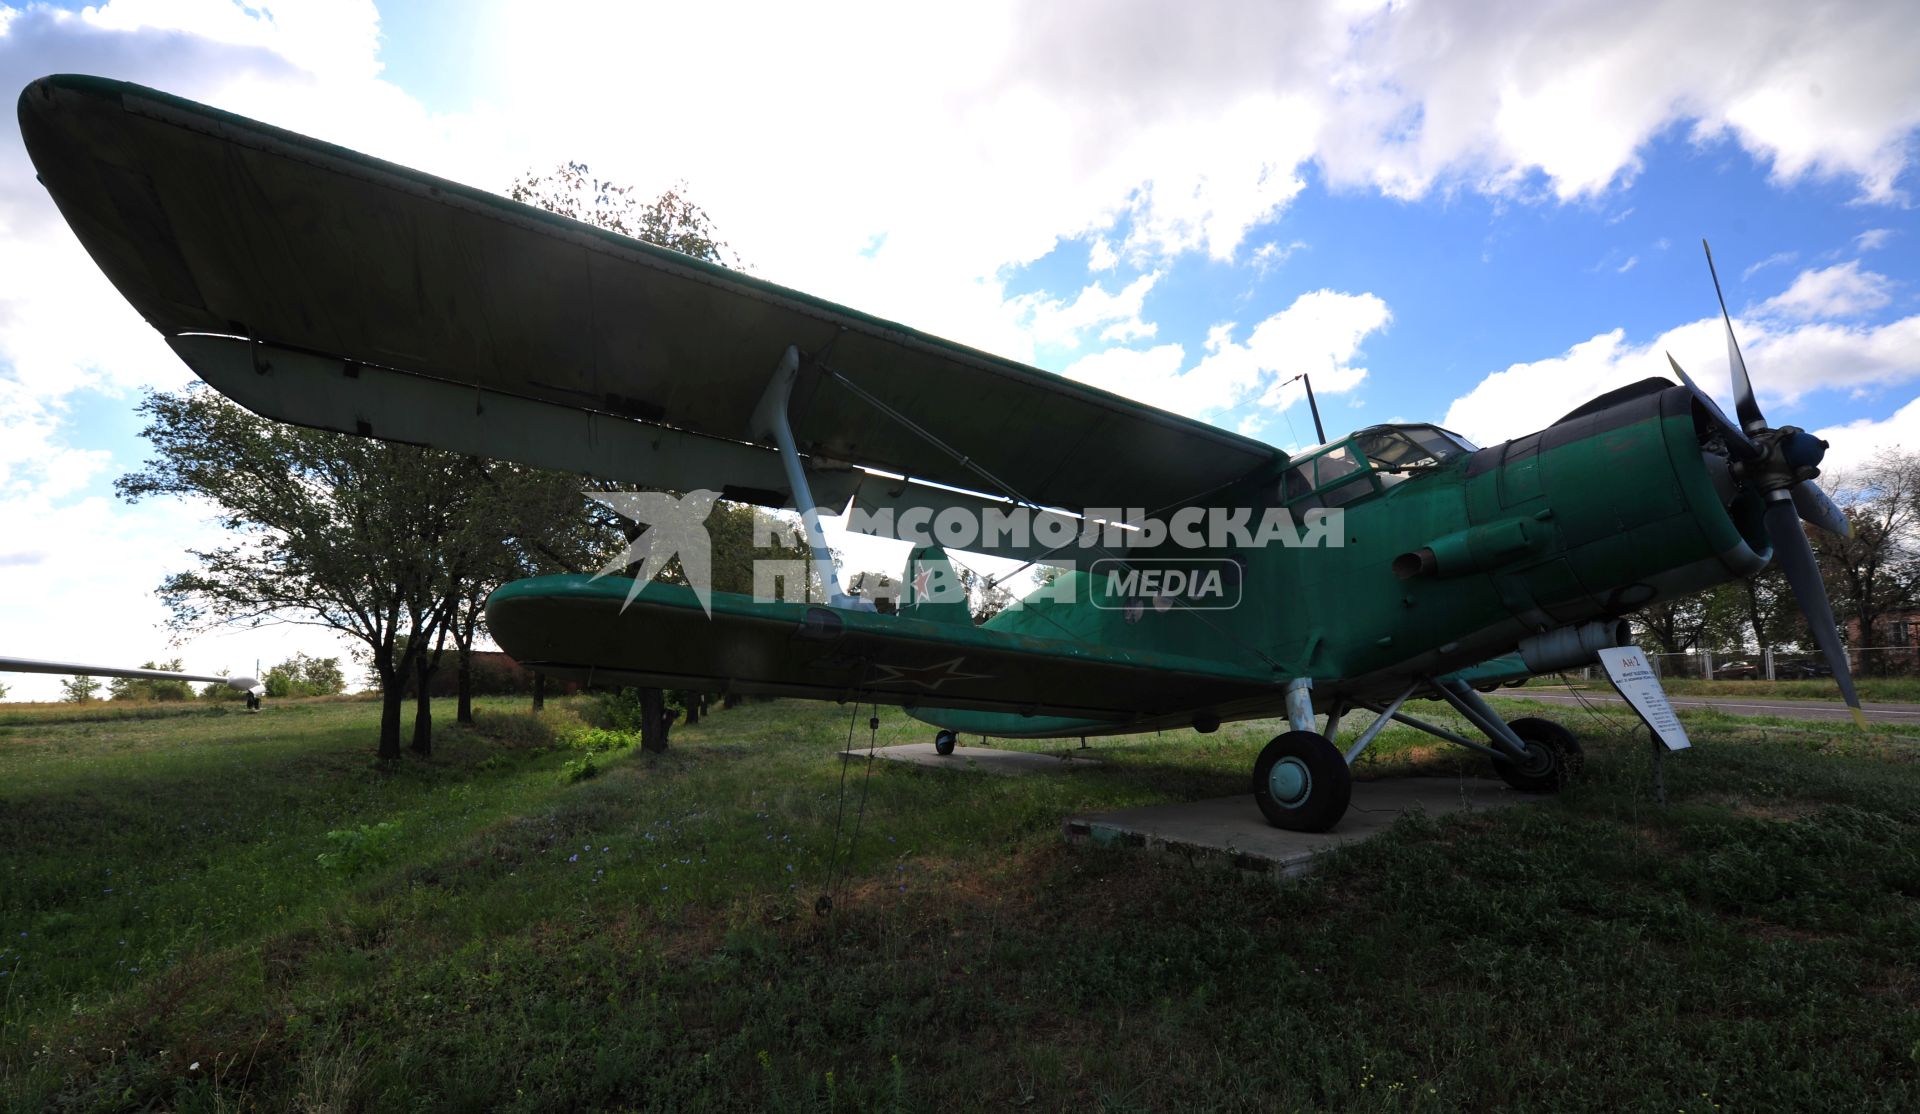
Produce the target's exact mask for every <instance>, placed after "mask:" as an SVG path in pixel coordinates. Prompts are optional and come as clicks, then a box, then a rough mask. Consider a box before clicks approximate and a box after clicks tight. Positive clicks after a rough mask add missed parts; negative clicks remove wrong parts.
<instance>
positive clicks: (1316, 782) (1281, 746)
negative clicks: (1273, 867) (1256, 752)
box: [1253, 731, 1353, 832]
mask: <svg viewBox="0 0 1920 1114" xmlns="http://www.w3.org/2000/svg"><path fill="white" fill-rule="evenodd" d="M1253 799H1254V802H1255V803H1256V804H1258V805H1259V806H1260V813H1261V815H1263V816H1265V817H1266V818H1267V823H1269V824H1272V825H1273V826H1274V827H1276V828H1285V829H1287V830H1288V831H1294V832H1324V831H1326V830H1328V829H1329V828H1332V827H1333V826H1334V825H1335V824H1338V823H1339V822H1340V818H1341V817H1342V816H1345V815H1346V814H1347V802H1348V801H1350V800H1352V799H1353V772H1352V771H1351V770H1349V769H1347V760H1346V757H1345V756H1344V755H1342V754H1341V753H1340V752H1339V751H1338V750H1336V749H1335V748H1334V745H1333V744H1332V743H1330V742H1328V741H1327V740H1326V738H1325V737H1324V736H1321V735H1318V734H1316V733H1314V732H1312V731H1289V732H1287V733H1286V734H1285V735H1277V736H1275V737H1274V739H1273V741H1272V742H1270V743H1268V744H1267V745H1266V748H1265V749H1264V750H1262V751H1261V752H1260V759H1259V761H1257V762H1255V763H1254V764H1253Z"/></svg>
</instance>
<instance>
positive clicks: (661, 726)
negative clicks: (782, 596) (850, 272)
mask: <svg viewBox="0 0 1920 1114" xmlns="http://www.w3.org/2000/svg"><path fill="white" fill-rule="evenodd" d="M685 189H686V183H684V182H681V183H677V184H675V185H674V186H671V187H669V188H668V189H667V190H665V191H664V192H662V193H661V194H660V196H658V197H656V198H654V199H653V200H651V201H642V200H641V199H640V198H639V197H638V196H636V195H635V193H634V189H633V187H632V186H624V185H616V184H615V183H613V182H610V181H607V180H605V179H601V178H596V177H594V176H593V172H592V171H591V170H589V169H588V168H587V165H586V164H585V163H578V162H567V163H562V164H561V165H560V166H558V167H556V168H554V170H553V171H551V172H550V173H546V174H536V173H534V172H532V171H528V172H527V173H525V174H522V175H521V176H520V177H519V178H518V179H516V180H515V181H514V183H513V185H512V186H511V187H510V188H509V189H508V191H507V196H509V197H511V198H512V199H513V200H515V201H519V202H522V203H523V204H528V205H535V206H538V207H540V208H542V209H545V210H547V211H548V212H551V213H558V214H560V215H561V216H563V217H571V218H572V219H574V220H577V221H584V222H586V223H588V224H592V225H597V226H599V227H601V228H605V229H608V230H610V231H613V232H617V233H619V234H621V235H623V236H631V237H633V238H634V239H637V240H645V241H647V242H648V243H652V244H658V245H660V246H661V247H664V248H670V249H672V250H674V251H677V252H680V253H681V254H683V255H688V256H691V257H693V258H695V259H699V260H702V261H705V262H708V263H715V264H718V265H720V266H723V267H728V266H730V267H734V268H740V267H741V263H740V257H739V256H738V255H737V254H734V253H732V252H731V251H730V250H729V248H728V246H727V243H726V241H724V240H722V239H720V238H719V234H718V233H717V232H716V231H715V229H714V226H713V221H712V219H711V218H709V217H708V216H707V212H706V210H705V209H702V208H701V207H700V206H698V205H696V204H694V203H693V202H692V201H690V200H688V199H687V197H686V194H685V192H684V191H685ZM729 257H731V258H729ZM593 486H594V487H596V488H597V489H598V490H602V491H615V490H619V489H620V488H619V486H618V485H617V484H613V483H608V482H603V481H596V482H595V483H594V484H593ZM747 512H748V514H749V515H751V514H752V513H754V512H753V511H752V509H751V508H747ZM735 517H736V516H734V515H733V514H732V512H729V513H728V514H725V515H723V514H722V513H721V509H720V507H718V506H716V508H715V512H714V514H713V515H711V516H710V517H709V518H708V520H707V526H708V531H709V533H710V535H711V536H712V538H713V554H714V584H713V586H714V588H715V589H716V590H718V591H750V590H751V589H752V572H751V563H750V561H751V559H750V558H749V559H748V565H747V574H746V582H745V586H744V587H737V588H736V587H732V586H731V584H732V582H733V580H732V578H733V575H734V571H735V570H732V569H729V571H728V572H727V573H725V574H723V572H722V566H723V564H728V563H729V562H727V561H723V559H722V554H723V553H733V552H736V551H735V550H733V549H729V548H726V547H724V546H723V542H722V538H721V536H720V535H721V531H722V529H724V528H725V527H726V526H727V525H728V524H729V522H730V521H732V520H734V518H735ZM603 521H605V520H604V519H603ZM608 524H609V525H615V526H617V527H618V528H619V529H621V530H622V531H623V532H624V533H625V534H626V537H627V541H628V542H629V543H631V542H632V541H633V540H634V539H635V538H637V537H638V536H639V534H640V528H639V527H638V526H636V525H634V524H632V523H625V522H620V523H612V522H609V523H608ZM746 524H747V526H748V528H749V529H750V528H751V525H752V520H751V518H748V519H747V523H746ZM749 539H750V535H749ZM674 564H675V566H676V568H675V569H670V570H666V571H665V572H663V574H662V578H663V579H666V578H668V577H669V576H671V574H672V573H673V572H676V571H677V564H678V563H677V562H675V563H674ZM723 575H725V576H726V577H728V578H729V579H728V580H727V582H726V583H724V584H723V582H722V578H723ZM638 697H639V703H640V708H641V729H640V739H641V747H642V749H644V750H648V751H656V752H657V751H662V750H665V749H666V747H667V720H666V716H665V713H666V701H665V699H664V698H663V695H662V694H661V692H660V690H658V689H645V690H641V691H640V692H639V693H638Z"/></svg>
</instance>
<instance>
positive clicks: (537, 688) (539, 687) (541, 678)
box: [533, 673, 547, 712]
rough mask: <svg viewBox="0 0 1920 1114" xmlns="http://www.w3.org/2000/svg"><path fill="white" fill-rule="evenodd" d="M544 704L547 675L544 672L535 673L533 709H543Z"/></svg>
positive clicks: (545, 703)
mask: <svg viewBox="0 0 1920 1114" xmlns="http://www.w3.org/2000/svg"><path fill="white" fill-rule="evenodd" d="M546 706H547V675H546V674H545V673H535V674H534V675H533V710H534V711H536V712H538V711H541V710H543V709H545V708H546Z"/></svg>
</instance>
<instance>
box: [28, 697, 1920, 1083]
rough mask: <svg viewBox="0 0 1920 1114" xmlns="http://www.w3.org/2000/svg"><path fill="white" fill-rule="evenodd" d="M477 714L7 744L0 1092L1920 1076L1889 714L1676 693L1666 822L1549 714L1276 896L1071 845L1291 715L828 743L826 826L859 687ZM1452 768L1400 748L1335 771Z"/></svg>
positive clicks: (1426, 748) (1917, 939)
mask: <svg viewBox="0 0 1920 1114" xmlns="http://www.w3.org/2000/svg"><path fill="white" fill-rule="evenodd" d="M1501 706H1502V707H1503V708H1504V709H1507V710H1508V711H1510V712H1511V713H1512V714H1522V713H1523V712H1524V713H1528V714H1540V710H1539V708H1538V706H1537V705H1527V704H1522V703H1518V702H1511V703H1509V702H1502V704H1501ZM451 710H452V709H451V708H450V707H448V708H445V709H440V710H439V715H440V717H441V718H440V720H439V722H440V723H441V724H443V725H450V723H451V719H452V716H451ZM481 711H482V720H481V723H480V725H479V726H480V729H479V730H478V731H474V732H466V731H457V730H447V731H444V732H443V733H442V735H441V737H440V740H439V744H438V747H437V753H436V755H435V756H434V758H433V759H432V760H431V761H419V760H414V759H409V760H408V761H406V762H405V763H403V764H402V765H401V766H400V767H399V768H397V769H393V770H382V769H379V768H377V767H376V766H375V765H374V764H373V763H372V761H371V751H372V743H371V733H372V728H373V722H374V717H375V716H376V714H377V709H376V708H375V707H374V706H371V705H367V704H360V703H353V702H331V703H328V702H320V703H270V704H269V705H268V708H267V710H266V711H265V712H264V713H262V714H259V715H252V716H250V715H246V714H244V713H238V714H226V715H218V714H201V715H182V716H176V717H170V718H164V719H151V720H132V721H114V722H61V723H30V724H18V723H16V724H13V725H10V726H7V727H5V728H3V729H0V971H4V972H5V975H4V977H0V984H4V986H0V1077H3V1078H0V1106H4V1107H5V1108H7V1109H22V1110H29V1109H74V1110H93V1109H100V1110H121V1109H127V1110H133V1109H169V1110H234V1109H258V1110H283V1109H310V1110H355V1109H406V1110H412V1109H441V1110H469V1109H471V1110H496V1109H497V1110H547V1109H584V1108H614V1109H622V1108H625V1109H647V1110H687V1109H701V1108H735V1109H776V1110H781V1109H809V1110H811V1109H846V1110H854V1109H882V1110H893V1109H900V1110H922V1109H969V1110H970V1109H979V1108H987V1107H1009V1106H1010V1107H1014V1108H1021V1109H1025V1108H1032V1109H1047V1110H1052V1109H1062V1108H1071V1109H1088V1108H1097V1109H1119V1110H1126V1109H1140V1110H1156V1109H1166V1108H1171V1107H1178V1108H1183V1109H1184V1108H1214V1109H1238V1108H1247V1109H1262V1110H1269V1109H1283V1110H1284V1109H1324V1108H1330V1107H1344V1108H1354V1109H1375V1108H1377V1109H1395V1110H1399V1109H1420V1110H1442V1109H1448V1110H1451V1109H1473V1110H1479V1109H1486V1108H1490V1107H1495V1106H1511V1107H1519V1108H1534V1109H1549V1108H1564V1107H1581V1108H1605V1109H1648V1110H1653V1109H1661V1110H1711V1109H1714V1108H1716V1107H1724V1108H1725V1109H1728V1110H1732V1109H1741V1108H1756V1107H1757V1108H1768V1109H1785V1108H1793V1109H1798V1108H1809V1109H1813V1108H1824V1109H1836V1110H1840V1109H1845V1110H1858V1109H1910V1108H1912V1107H1913V1106H1914V1105H1915V1103H1916V1102H1920V1062H1916V1061H1917V1058H1920V1012H1916V1010H1915V1006H1916V1003H1920V915H1916V914H1920V908H1916V903H1917V902H1920V764H1917V763H1916V762H1915V755H1916V747H1917V746H1920V740H1917V739H1916V738H1915V736H1914V735H1913V734H1911V733H1907V734H1897V733H1876V734H1874V735H1870V736H1858V735H1854V734H1852V733H1850V732H1846V731H1843V730H1840V729H1837V728H1836V729H1827V728H1825V727H1823V726H1822V725H1809V724H1806V723H1794V724H1791V725H1790V726H1789V725H1762V726H1755V725H1751V724H1748V723H1746V722H1744V721H1734V720H1729V719H1725V718H1723V717H1714V716H1698V717H1696V716H1689V717H1688V719H1687V722H1688V725H1689V729H1690V731H1691V732H1692V733H1693V735H1694V737H1695V740H1696V743H1697V746H1696V749H1695V750H1694V751H1692V752H1689V753H1686V754H1682V755H1678V756H1673V757H1671V758H1669V759H1668V760H1667V761H1666V763H1665V767H1666V778H1667V782H1668V787H1669V792H1670V796H1671V804H1670V805H1669V806H1668V807H1666V808H1665V809H1661V808H1657V807H1655V806H1654V805H1653V804H1652V803H1651V801H1650V798H1649V796H1648V793H1647V789H1646V779H1647V772H1648V771H1647V752H1646V749H1645V747H1646V744H1645V742H1644V736H1641V737H1639V738H1638V740H1637V741H1636V740H1634V739H1629V738H1628V737H1626V736H1625V734H1624V732H1623V731H1622V730H1621V729H1622V728H1623V727H1624V726H1625V721H1624V720H1623V719H1622V718H1621V717H1620V716H1619V714H1618V713H1617V710H1615V709H1602V710H1600V712H1599V713H1597V716H1596V717H1595V718H1589V714H1588V713H1585V712H1582V711H1580V710H1578V709H1574V710H1571V714H1570V713H1569V710H1567V709H1556V710H1553V711H1550V712H1547V713H1545V714H1550V715H1558V716H1560V717H1562V718H1563V719H1564V720H1565V721H1566V722H1567V723H1568V724H1569V725H1570V726H1573V727H1574V728H1575V729H1576V730H1578V731H1581V732H1582V734H1583V735H1585V736H1586V737H1587V739H1588V749H1589V762H1588V776H1587V778H1586V779H1585V780H1584V781H1583V783H1582V784H1581V785H1580V786H1579V787H1577V788H1576V789H1574V790H1573V791H1571V792H1569V793H1567V794H1565V795H1563V796H1562V797H1560V798H1558V799H1555V800H1551V801H1548V802H1545V803H1542V804H1540V805H1536V806H1533V807H1527V808H1520V809H1510V810H1504V811H1500V812H1495V813H1479V814H1474V815H1472V816H1465V817H1459V818H1453V819H1447V820H1443V821H1433V820H1429V819H1427V818H1425V817H1423V816H1417V815H1416V816H1412V817H1408V818H1404V819H1402V820H1401V821H1400V822H1399V823H1397V824H1396V825H1395V826H1394V827H1393V828H1392V829H1391V830H1390V831H1388V832H1387V833H1386V834H1385V835H1383V836H1382V837H1380V838H1378V839H1376V840H1373V841H1371V842H1369V843H1367V844H1364V845H1361V846H1358V847H1354V848H1349V849H1346V850H1342V851H1340V852H1336V853H1335V854H1334V855H1333V856H1331V858H1330V859H1329V861H1327V862H1326V864H1325V865H1324V866H1323V867H1322V868H1321V869H1320V870H1319V871H1317V872H1316V873H1315V874H1314V875H1313V876H1310V877H1309V878H1307V879H1303V880H1298V881H1294V882H1289V883H1285V884H1281V885H1275V884H1272V883H1269V882H1265V881H1260V880H1255V879H1251V878H1245V877H1239V876H1236V875H1233V874H1231V873H1211V872H1204V871H1193V870H1190V869H1185V868H1182V867H1180V866H1179V865H1177V864H1173V863H1169V862H1166V861H1163V860H1162V859H1161V858H1160V857H1158V856H1150V855H1143V854H1140V853H1137V852H1129V851H1124V850H1103V849H1099V848H1090V847H1081V846H1068V845H1065V844H1063V843H1062V841H1061V839H1060V836H1059V826H1060V822H1061V820H1062V818H1063V817H1065V816H1066V815H1068V814H1070V813H1072V812H1075V811H1081V810H1087V809H1094V808H1112V807H1123V806H1127V805H1132V804H1142V803H1149V802H1155V801H1165V800H1176V799H1189V798H1196V797H1204V796H1216V795H1224V794H1230V793H1240V792H1243V791H1244V786H1245V781H1246V776H1247V774H1246V770H1247V768H1248V766H1249V765H1250V763H1251V761H1252V758H1253V756H1254V754H1255V753H1257V751H1258V749H1259V747H1260V745H1261V744H1262V743H1263V742H1264V741H1265V739H1266V737H1268V736H1269V735H1271V734H1272V733H1273V731H1274V730H1275V728H1274V726H1273V725H1271V724H1265V725H1260V724H1254V725H1232V726H1229V727H1228V728H1225V729H1223V730H1221V731H1220V732H1218V733H1217V734H1214V735H1208V736H1198V735H1194V734H1192V733H1190V732H1179V733H1172V732H1169V733H1167V734H1165V735H1161V736H1153V735H1149V736H1144V737H1139V738H1134V739H1126V740H1113V741H1107V742H1101V741H1098V740H1096V745H1097V746H1098V747H1099V748H1100V750H1101V752H1102V757H1103V758H1104V759H1105V760H1106V761H1107V763H1108V765H1107V766H1106V767H1104V768H1101V769H1097V770H1083V771H1076V772H1073V773H1066V774H1061V775H1054V776H1045V777H1030V778H1018V779H1003V778H996V777H989V776H985V775H980V774H976V773H969V772H966V771H964V770H959V771H941V770H926V769H919V768H913V767H906V766H899V765H895V764H892V763H876V764H874V766H873V767H872V768H871V771H870V772H869V769H868V767H867V766H866V764H865V763H862V762H856V763H854V764H853V765H852V766H851V767H850V768H848V769H847V771H846V778H847V780H846V791H847V795H846V797H845V799H844V805H845V807H844V810H843V809H842V797H841V795H840V785H841V783H840V777H841V771H842V767H841V764H840V761H839V760H838V759H837V758H836V757H835V754H836V752H837V750H838V749H839V747H840V746H841V745H842V744H843V743H844V742H845V741H846V738H847V735H848V726H849V709H846V708H839V707H835V706H832V705H817V704H802V703H766V704H747V705H743V706H741V707H739V708H736V709H732V710H727V711H717V712H716V713H715V714H714V716H713V717H712V718H711V719H709V720H707V721H706V722H703V723H701V724H699V725H698V726H695V727H691V728H689V727H684V726H683V727H681V728H679V729H677V730H676V731H675V733H674V747H673V750H672V751H671V752H670V753H668V754H666V755H664V756H658V757H656V756H648V755H643V754H639V753H637V752H634V751H631V750H626V749H621V748H620V747H618V746H607V747H606V749H599V750H597V751H595V752H592V753H590V752H589V751H587V750H584V749H577V748H574V747H572V746H569V745H567V740H568V739H570V738H574V737H580V738H582V740H583V742H585V743H587V744H589V745H601V744H606V743H607V742H608V741H607V739H606V738H605V737H604V736H594V735H583V734H582V733H578V732H575V731H573V730H572V728H573V727H575V726H577V723H578V720H577V718H576V717H575V716H574V714H573V713H572V712H571V711H569V709H568V708H567V707H565V706H562V707H560V708H558V709H556V710H555V711H554V712H552V713H551V714H550V717H549V722H547V723H542V722H536V721H534V720H532V719H531V717H528V716H525V715H524V714H521V713H520V712H519V711H518V706H517V705H509V704H505V703H496V702H483V703H482V709H481ZM865 714H866V713H865V712H864V710H863V711H862V712H861V713H860V714H859V717H858V719H857V721H856V725H855V726H856V731H855V733H854V734H855V738H856V741H858V742H865V741H866V737H867V730H866V727H865ZM880 714H881V719H882V724H883V726H882V729H881V731H880V732H879V736H880V738H879V742H880V743H881V744H882V745H885V744H887V743H889V742H900V741H909V740H911V741H921V740H924V739H925V738H927V737H928V736H929V735H930V733H931V732H930V729H929V728H926V727H925V726H924V725H920V724H917V723H915V722H913V721H911V720H908V719H906V718H905V717H904V716H903V715H901V714H900V713H898V712H897V711H894V710H891V709H882V710H881V713H880ZM1416 714H1418V715H1421V716H1423V717H1430V718H1433V719H1436V720H1447V721H1449V722H1455V723H1457V721H1453V720H1451V718H1450V717H1448V716H1447V715H1445V714H1443V712H1442V711H1440V710H1437V706H1435V705H1431V704H1428V705H1423V706H1421V708H1419V709H1417V710H1416ZM556 721H557V722H558V723H559V724H560V726H561V728H562V730H561V731H560V733H559V735H558V736H557V737H556V733H555V731H554V730H553V727H552V723H553V722H556ZM1614 732H1621V734H1619V735H1616V734H1614ZM1009 745H1015V744H1009ZM1017 745H1020V746H1023V747H1025V748H1028V749H1041V750H1045V749H1054V748H1057V747H1058V746H1059V745H1060V744H1057V743H1027V744H1017ZM587 758H590V759H591V760H592V762H593V764H594V767H595V773H594V775H593V776H590V777H581V778H577V779H576V778H573V777H571V775H570V774H569V767H570V765H571V768H572V769H573V770H578V769H579V768H580V764H581V763H582V762H583V760H584V759H587ZM1478 772H1480V767H1479V765H1478V760H1477V759H1476V758H1475V757H1474V756H1473V755H1470V754H1467V753H1466V752H1463V751H1458V750H1457V749H1455V748H1443V749H1436V748H1435V747H1434V746H1430V745H1429V741H1428V740H1426V739H1425V738H1424V737H1422V736H1418V735H1415V734H1414V733H1412V732H1411V731H1408V730H1405V729H1399V728H1396V729H1394V730H1390V731H1388V732H1386V733H1384V734H1383V736H1382V738H1381V740H1380V742H1379V743H1377V744H1376V746H1375V748H1374V750H1373V751H1371V752H1369V754H1368V755H1366V756H1365V757H1364V758H1363V759H1362V761H1361V764H1360V766H1359V773H1360V775H1361V776H1363V777H1372V776H1383V775H1388V774H1406V773H1415V774H1426V775H1431V776H1442V777H1447V776H1456V775H1458V774H1461V773H1478ZM863 795H864V812H862V811H861V810H860V805H861V803H862V800H863ZM1249 808H1251V805H1249ZM836 826H838V829H839V836H840V838H839V844H838V845H839V846H840V847H841V848H842V854H843V855H845V854H847V852H846V848H848V847H849V846H851V861H850V862H849V863H848V864H847V869H846V871H845V874H844V876H843V878H842V879H841V880H840V885H839V887H838V889H839V893H838V901H837V904H836V907H835V909H834V911H833V913H832V914H831V915H830V916H817V915H816V914H815V911H814V903H815V900H816V898H817V897H818V896H819V895H820V894H821V893H822V892H823V891H824V890H826V889H827V888H828V885H829V881H830V874H829V863H830V861H831V860H833V858H834V847H835V838H834V837H835V832H836ZM856 826H857V828H858V833H859V834H858V841H857V842H854V841H853V839H852V836H853V832H854V829H855V828H856ZM196 1065H197V1066H196Z"/></svg>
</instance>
